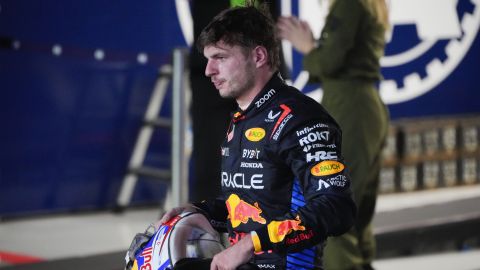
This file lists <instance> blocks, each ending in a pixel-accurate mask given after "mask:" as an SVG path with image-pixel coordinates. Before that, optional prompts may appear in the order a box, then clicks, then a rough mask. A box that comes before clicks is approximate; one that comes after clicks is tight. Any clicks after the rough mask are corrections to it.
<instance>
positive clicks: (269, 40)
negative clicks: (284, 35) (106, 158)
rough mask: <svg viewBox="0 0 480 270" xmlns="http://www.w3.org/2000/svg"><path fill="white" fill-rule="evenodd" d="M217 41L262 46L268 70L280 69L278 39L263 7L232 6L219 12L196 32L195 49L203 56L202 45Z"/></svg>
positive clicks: (266, 9)
mask: <svg viewBox="0 0 480 270" xmlns="http://www.w3.org/2000/svg"><path fill="white" fill-rule="evenodd" d="M219 41H223V42H225V43H226V44H228V45H230V46H235V45H237V46H241V47H244V48H246V49H253V48H255V47H256V46H259V45H260V46H263V47H265V48H266V49H267V51H268V55H269V58H268V64H269V65H270V66H271V67H272V69H278V67H279V66H280V55H279V54H280V49H279V40H278V37H277V34H276V31H275V23H274V22H273V20H272V18H271V16H270V13H269V12H268V8H266V5H262V6H260V7H258V8H257V7H254V6H247V7H235V8H230V9H226V10H224V11H222V12H220V13H219V14H218V15H217V16H215V17H214V18H213V20H212V21H211V22H210V23H209V24H208V25H207V26H206V27H205V28H204V29H203V30H202V32H201V33H200V36H199V38H198V40H197V48H198V50H199V51H200V52H201V53H203V49H204V48H205V47H206V46H208V45H212V44H216V43H217V42H219Z"/></svg>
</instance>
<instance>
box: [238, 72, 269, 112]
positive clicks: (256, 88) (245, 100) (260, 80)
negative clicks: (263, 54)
mask: <svg viewBox="0 0 480 270" xmlns="http://www.w3.org/2000/svg"><path fill="white" fill-rule="evenodd" d="M275 72H276V71H271V70H268V71H266V72H263V73H260V74H259V76H257V78H256V80H255V82H254V85H253V86H252V88H251V89H250V90H249V91H247V92H246V93H245V95H242V96H241V97H238V98H237V99H236V101H237V104H238V107H240V109H242V111H244V110H246V109H247V108H248V106H250V103H252V101H253V99H254V98H255V97H256V96H257V95H258V93H260V92H261V91H262V89H263V88H264V87H265V85H266V84H267V82H268V81H269V80H270V79H271V78H272V76H273V74H275Z"/></svg>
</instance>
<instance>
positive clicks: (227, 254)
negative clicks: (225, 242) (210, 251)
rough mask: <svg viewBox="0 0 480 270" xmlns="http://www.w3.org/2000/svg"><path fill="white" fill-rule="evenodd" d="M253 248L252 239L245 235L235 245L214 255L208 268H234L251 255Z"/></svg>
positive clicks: (231, 269) (227, 269)
mask: <svg viewBox="0 0 480 270" xmlns="http://www.w3.org/2000/svg"><path fill="white" fill-rule="evenodd" d="M253 250H254V248H253V242H252V239H251V238H250V235H246V236H245V237H243V238H242V239H241V240H240V241H238V242H237V243H236V244H235V245H233V246H231V247H229V248H227V249H225V250H223V251H222V252H220V253H218V254H217V255H215V256H214V257H213V260H212V263H211V264H210V270H235V269H237V267H239V266H240V265H242V264H244V263H247V262H248V261H249V260H250V259H251V258H252V257H253Z"/></svg>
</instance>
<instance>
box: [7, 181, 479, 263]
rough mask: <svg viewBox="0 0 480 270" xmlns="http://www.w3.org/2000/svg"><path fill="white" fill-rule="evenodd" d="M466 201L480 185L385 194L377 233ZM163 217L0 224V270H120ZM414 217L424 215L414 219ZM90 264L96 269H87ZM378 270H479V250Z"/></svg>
mask: <svg viewBox="0 0 480 270" xmlns="http://www.w3.org/2000/svg"><path fill="white" fill-rule="evenodd" d="M466 199H472V200H475V199H480V185H477V186H467V187H455V188H448V189H439V190H431V191H422V192H414V193H406V194H391V195H381V196H380V198H379V201H378V206H377V216H376V219H375V230H381V229H382V228H384V227H385V226H391V224H388V220H392V219H393V218H389V219H383V220H382V219H381V217H382V216H387V215H392V214H395V213H401V212H402V211H405V210H406V209H415V208H418V207H425V206H432V207H435V206H437V207H438V206H439V205H444V206H448V205H453V204H454V203H456V202H459V201H465V200H466ZM475 204H476V203H475ZM463 208H466V207H463ZM477 208H478V209H479V210H476V211H477V212H480V208H479V207H478V204H476V205H475V206H473V207H472V209H477ZM458 211H461V209H459V210H458ZM159 214H160V209H153V208H148V209H135V210H127V211H125V212H124V213H122V214H115V213H111V212H103V213H79V214H71V215H61V216H60V215H59V216H44V217H35V218H25V219H17V220H11V221H3V222H0V268H5V269H18V270H21V269H25V270H26V269H32V270H33V269H38V270H40V269H52V270H54V269H75V268H72V267H71V266H72V265H73V264H75V265H76V266H77V267H81V268H83V269H87V268H88V269H112V270H113V269H122V267H123V254H124V251H125V250H126V249H127V248H128V246H129V245H130V242H131V240H132V238H133V236H134V235H135V234H136V233H137V232H141V231H144V230H145V228H146V227H147V226H148V224H150V223H151V222H154V221H155V220H156V219H157V218H158V216H159ZM415 218H421V217H412V219H415ZM382 222H383V223H382ZM409 222H410V221H409ZM411 222H415V220H411ZM479 233H480V229H479ZM405 241H414V240H412V239H405ZM29 260H30V261H31V262H35V261H37V262H43V263H38V264H36V265H37V268H35V267H34V265H35V264H23V265H22V264H18V263H21V262H28V261H29ZM72 260H73V261H72ZM89 262H90V264H93V265H94V266H92V265H88V263H89ZM102 263H103V264H104V265H103V266H102V265H101V264H102ZM107 264H109V266H108V267H107V266H106V265H107ZM112 264H113V265H112ZM41 265H43V266H42V267H44V268H42V267H39V266H41ZM68 265H70V266H68ZM96 266H98V268H96ZM375 266H376V268H377V269H378V270H397V269H398V270H400V269H402V270H404V269H422V270H423V269H435V270H442V269H449V270H450V269H455V270H480V250H476V249H474V250H469V251H462V252H448V253H439V254H430V255H422V256H408V257H397V258H388V259H381V260H377V261H375ZM81 268H78V269H81Z"/></svg>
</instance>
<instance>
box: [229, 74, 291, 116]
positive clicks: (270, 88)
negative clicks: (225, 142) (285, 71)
mask: <svg viewBox="0 0 480 270" xmlns="http://www.w3.org/2000/svg"><path fill="white" fill-rule="evenodd" d="M284 84H285V82H284V80H283V78H282V76H281V75H280V72H276V73H274V74H273V75H272V77H271V78H270V80H269V81H268V82H267V84H266V85H265V86H264V87H263V89H262V91H260V92H259V93H258V95H257V96H256V97H255V98H254V99H253V101H252V102H251V103H250V105H249V106H248V108H247V109H245V110H244V111H242V110H241V109H238V110H237V111H236V112H234V113H233V114H232V122H233V123H237V122H239V121H241V120H244V119H245V118H247V117H250V116H252V115H255V114H257V112H259V111H261V109H262V107H263V106H264V105H266V104H268V103H270V102H271V100H272V99H273V96H275V95H276V94H277V93H278V90H279V89H280V88H281V86H282V85H284Z"/></svg>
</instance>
